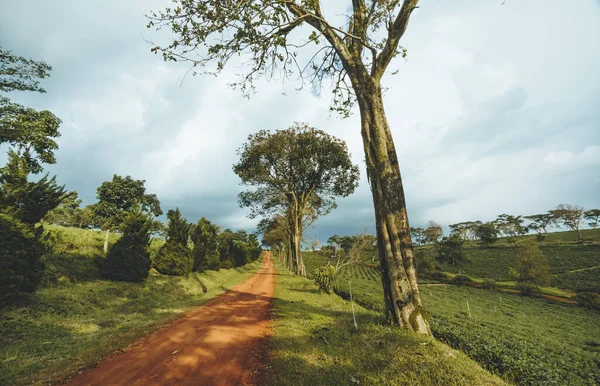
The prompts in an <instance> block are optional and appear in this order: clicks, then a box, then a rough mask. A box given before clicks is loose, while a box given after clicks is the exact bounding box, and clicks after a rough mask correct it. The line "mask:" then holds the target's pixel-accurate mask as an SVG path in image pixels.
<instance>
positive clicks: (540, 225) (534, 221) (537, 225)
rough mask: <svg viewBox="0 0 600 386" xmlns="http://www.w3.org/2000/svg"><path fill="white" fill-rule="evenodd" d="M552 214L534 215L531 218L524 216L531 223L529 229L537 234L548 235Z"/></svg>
mask: <svg viewBox="0 0 600 386" xmlns="http://www.w3.org/2000/svg"><path fill="white" fill-rule="evenodd" d="M553 217H554V216H553V215H552V213H542V214H534V215H531V216H525V218H526V219H528V220H529V221H531V224H529V229H532V230H534V231H536V232H537V233H542V232H544V233H548V226H549V225H550V224H551V223H552V218H553Z"/></svg>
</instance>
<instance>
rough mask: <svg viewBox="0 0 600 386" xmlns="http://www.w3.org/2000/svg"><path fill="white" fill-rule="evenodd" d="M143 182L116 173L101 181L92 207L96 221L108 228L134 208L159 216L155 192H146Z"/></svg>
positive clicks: (158, 203) (159, 210)
mask: <svg viewBox="0 0 600 386" xmlns="http://www.w3.org/2000/svg"><path fill="white" fill-rule="evenodd" d="M145 182H146V181H144V180H134V179H133V178H131V177H130V176H127V177H121V176H118V175H116V174H115V175H114V176H113V179H112V181H105V182H103V183H102V185H100V186H99V187H98V189H97V191H96V192H97V193H96V198H97V199H98V202H97V203H96V204H94V205H93V207H92V208H93V211H94V217H95V219H96V221H98V222H99V223H100V224H101V226H102V227H103V228H106V229H110V228H113V227H115V226H116V225H118V224H120V223H121V222H122V221H123V218H124V216H125V214H126V213H127V212H131V211H134V210H140V211H142V212H144V213H149V214H153V215H154V216H160V215H161V214H162V213H163V212H162V209H161V208H160V201H159V200H158V197H156V195H155V194H146V188H145V187H144V183H145Z"/></svg>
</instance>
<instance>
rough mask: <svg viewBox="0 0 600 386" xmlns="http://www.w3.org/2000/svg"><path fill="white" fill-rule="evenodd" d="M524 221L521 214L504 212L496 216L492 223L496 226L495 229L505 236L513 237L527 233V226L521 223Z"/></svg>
mask: <svg viewBox="0 0 600 386" xmlns="http://www.w3.org/2000/svg"><path fill="white" fill-rule="evenodd" d="M524 222H525V220H523V216H512V215H509V214H506V213H504V214H501V215H499V216H498V218H497V219H496V220H495V221H494V225H495V226H496V229H498V231H500V232H502V233H503V234H504V235H505V236H510V237H513V238H514V237H515V236H520V235H524V234H526V233H527V228H526V227H525V226H524V225H523V223H524Z"/></svg>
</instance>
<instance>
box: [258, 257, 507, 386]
mask: <svg viewBox="0 0 600 386" xmlns="http://www.w3.org/2000/svg"><path fill="white" fill-rule="evenodd" d="M307 256H308V254H307ZM306 263H307V264H308V260H307V261H306ZM275 266H276V271H277V282H276V287H275V299H274V302H273V323H272V334H271V337H270V344H269V345H270V349H271V353H270V358H269V365H268V366H267V367H266V370H265V372H264V373H263V374H262V377H263V378H264V379H262V382H261V383H262V384H265V385H311V386H312V385H359V384H360V385H465V384H469V385H504V384H505V383H504V382H503V381H502V380H500V379H499V378H498V377H496V376H494V375H491V374H489V373H488V372H486V371H485V370H483V369H482V368H481V367H480V366H479V365H478V364H477V363H475V362H474V361H472V360H471V359H469V358H468V357H467V356H466V355H465V354H463V353H461V352H459V351H456V350H453V349H451V348H450V347H448V346H446V345H444V344H441V343H439V342H437V341H435V340H434V339H432V338H429V337H424V336H419V335H417V334H413V333H410V332H407V331H404V330H401V329H397V328H394V327H392V326H389V325H385V322H384V319H383V318H382V316H381V313H379V312H374V311H371V310H368V309H365V308H363V307H361V306H358V305H356V304H355V305H354V310H355V313H356V322H357V325H358V328H355V327H354V323H353V318H352V311H351V305H350V303H349V302H348V301H345V300H344V299H342V298H340V297H338V296H336V295H327V294H326V293H323V292H319V290H318V288H317V286H316V285H315V283H314V282H313V281H311V280H308V279H306V278H303V277H300V276H294V275H293V274H292V273H290V272H288V271H286V269H285V268H283V266H282V265H281V264H280V263H278V262H276V264H275ZM379 286H381V284H380V283H379ZM379 297H380V299H381V294H379Z"/></svg>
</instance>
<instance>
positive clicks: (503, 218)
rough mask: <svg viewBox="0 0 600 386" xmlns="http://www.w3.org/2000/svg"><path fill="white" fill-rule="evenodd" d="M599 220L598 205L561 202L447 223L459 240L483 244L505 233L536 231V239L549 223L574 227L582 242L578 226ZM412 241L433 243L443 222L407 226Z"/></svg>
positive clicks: (513, 235) (540, 237) (573, 229)
mask: <svg viewBox="0 0 600 386" xmlns="http://www.w3.org/2000/svg"><path fill="white" fill-rule="evenodd" d="M599 223H600V209H589V210H584V208H583V207H581V206H578V205H569V204H561V205H558V206H557V207H556V208H555V209H553V210H549V211H548V212H546V213H541V214H534V215H529V216H521V215H518V216H513V215H509V214H501V215H499V216H498V217H497V218H496V219H495V220H493V221H489V222H482V221H465V222H460V223H456V224H450V236H454V235H456V236H457V237H460V238H461V239H462V240H479V241H480V242H481V244H482V246H489V245H491V244H493V243H495V242H496V241H497V240H498V238H499V237H508V238H509V239H508V241H509V242H511V241H512V240H514V237H516V236H522V235H526V234H530V233H532V232H534V233H536V234H537V238H538V240H539V241H543V240H544V239H545V234H546V233H548V230H549V229H550V228H552V227H555V228H564V229H567V230H572V231H575V232H576V234H577V242H581V228H582V226H584V225H585V224H587V225H588V226H589V227H591V228H593V229H595V228H596V227H597V226H598V225H599ZM410 232H411V236H412V240H413V243H415V244H417V245H425V244H435V243H436V242H438V241H440V240H441V239H442V237H443V235H444V232H443V229H442V226H441V225H440V224H438V223H437V222H435V221H429V223H428V226H427V227H426V228H412V227H411V228H410Z"/></svg>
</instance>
